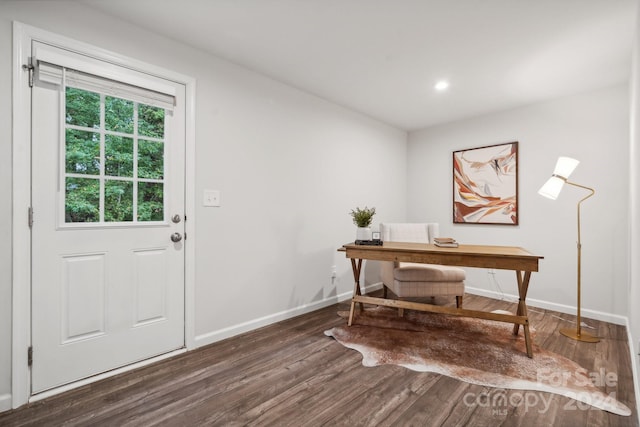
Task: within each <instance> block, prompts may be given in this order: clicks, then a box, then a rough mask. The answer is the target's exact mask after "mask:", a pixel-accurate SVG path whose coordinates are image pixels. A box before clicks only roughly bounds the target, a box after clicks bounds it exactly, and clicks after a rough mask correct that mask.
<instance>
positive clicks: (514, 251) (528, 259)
mask: <svg viewBox="0 0 640 427" xmlns="http://www.w3.org/2000/svg"><path fill="white" fill-rule="evenodd" d="M338 250H339V251H342V252H346V255H347V258H359V259H372V260H379V261H405V262H421V263H428V264H444V265H458V266H468V267H484V268H502V269H516V270H527V271H538V261H539V260H540V259H543V258H544V257H542V256H539V255H534V254H532V253H531V252H529V251H527V250H525V249H523V248H520V247H517V246H493V245H460V246H458V247H457V248H443V247H439V246H435V245H432V244H426V243H408V242H384V245H383V246H368V245H356V244H355V243H347V244H345V245H343V246H342V247H341V248H340V249H338Z"/></svg>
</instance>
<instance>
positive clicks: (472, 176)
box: [453, 141, 519, 225]
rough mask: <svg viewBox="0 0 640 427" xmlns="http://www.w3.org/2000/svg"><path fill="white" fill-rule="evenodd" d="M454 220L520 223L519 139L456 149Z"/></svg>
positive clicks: (454, 159) (454, 158)
mask: <svg viewBox="0 0 640 427" xmlns="http://www.w3.org/2000/svg"><path fill="white" fill-rule="evenodd" d="M453 223H454V224H496V225H518V223H519V211H518V142H517V141H514V142H507V143H502V144H495V145H487V146H483V147H477V148H469V149H465V150H458V151H454V152H453Z"/></svg>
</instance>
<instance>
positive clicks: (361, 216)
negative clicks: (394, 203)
mask: <svg viewBox="0 0 640 427" xmlns="http://www.w3.org/2000/svg"><path fill="white" fill-rule="evenodd" d="M350 214H351V216H352V217H353V223H354V224H355V225H357V226H358V229H357V231H356V240H371V228H370V225H371V221H373V216H374V215H375V214H376V208H368V207H366V206H365V207H364V209H360V208H355V209H352V210H351V212H350Z"/></svg>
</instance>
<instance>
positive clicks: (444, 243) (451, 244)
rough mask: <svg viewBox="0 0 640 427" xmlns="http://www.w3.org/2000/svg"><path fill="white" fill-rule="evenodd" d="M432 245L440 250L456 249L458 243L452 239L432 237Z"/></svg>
mask: <svg viewBox="0 0 640 427" xmlns="http://www.w3.org/2000/svg"><path fill="white" fill-rule="evenodd" d="M433 244H434V245H436V246H438V247H440V248H457V247H458V242H456V239H454V238H453V237H434V238H433Z"/></svg>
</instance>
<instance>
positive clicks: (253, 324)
mask: <svg viewBox="0 0 640 427" xmlns="http://www.w3.org/2000/svg"><path fill="white" fill-rule="evenodd" d="M381 287H382V283H374V284H371V285H368V286H363V287H362V292H363V293H367V292H372V291H375V290H378V289H380V288H381ZM352 295H353V292H352V291H348V292H344V293H341V294H338V295H334V296H332V297H329V298H324V299H322V300H320V301H314V302H311V303H308V304H303V305H301V306H299V307H294V308H290V309H288V310H284V311H281V312H279V313H274V314H269V315H267V316H264V317H260V318H258V319H252V320H249V321H247V322H244V323H240V324H237V325H233V326H229V327H227V328H223V329H219V330H217V331H212V332H207V333H206V334H202V335H198V336H196V337H195V346H196V347H202V346H204V345H208V344H213V343H214V342H218V341H221V340H224V339H227V338H231V337H234V336H236V335H239V334H242V333H244V332H249V331H252V330H254V329H258V328H261V327H263V326H267V325H271V324H273V323H276V322H280V321H282V320H287V319H290V318H292V317H296V316H300V315H301V314H306V313H311V312H312V311H315V310H319V309H321V308H324V307H328V306H330V305H333V304H336V303H338V302H342V301H346V300H348V299H350V298H351V296H352Z"/></svg>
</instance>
